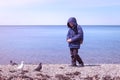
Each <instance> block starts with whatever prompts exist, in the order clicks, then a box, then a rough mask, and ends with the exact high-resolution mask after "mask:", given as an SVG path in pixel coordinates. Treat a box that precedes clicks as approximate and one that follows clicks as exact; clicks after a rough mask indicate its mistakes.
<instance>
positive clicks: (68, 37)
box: [66, 30, 70, 40]
mask: <svg viewBox="0 0 120 80" xmlns="http://www.w3.org/2000/svg"><path fill="white" fill-rule="evenodd" d="M68 39H70V30H68V33H67V38H66V40H68Z"/></svg>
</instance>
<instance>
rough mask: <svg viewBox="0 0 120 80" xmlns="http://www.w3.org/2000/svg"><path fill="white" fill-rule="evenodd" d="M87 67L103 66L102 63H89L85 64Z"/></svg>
mask: <svg viewBox="0 0 120 80" xmlns="http://www.w3.org/2000/svg"><path fill="white" fill-rule="evenodd" d="M84 66H85V67H97V66H101V65H97V64H96V65H95V64H87V65H84Z"/></svg>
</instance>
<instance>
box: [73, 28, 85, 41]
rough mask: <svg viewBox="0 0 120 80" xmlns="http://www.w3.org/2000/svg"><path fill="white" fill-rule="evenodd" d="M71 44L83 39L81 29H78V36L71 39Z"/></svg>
mask: <svg viewBox="0 0 120 80" xmlns="http://www.w3.org/2000/svg"><path fill="white" fill-rule="evenodd" d="M71 39H72V42H74V41H76V40H78V39H83V30H82V28H81V27H79V28H78V34H77V35H75V36H74V37H72V38H71Z"/></svg>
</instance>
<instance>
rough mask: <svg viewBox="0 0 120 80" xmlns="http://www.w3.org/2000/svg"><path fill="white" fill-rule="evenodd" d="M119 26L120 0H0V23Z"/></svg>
mask: <svg viewBox="0 0 120 80" xmlns="http://www.w3.org/2000/svg"><path fill="white" fill-rule="evenodd" d="M70 17H75V18H76V19H77V22H78V24H80V25H120V0H0V25H66V24H67V20H68V19H69V18H70Z"/></svg>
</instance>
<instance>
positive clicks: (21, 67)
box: [17, 61, 24, 70]
mask: <svg viewBox="0 0 120 80" xmlns="http://www.w3.org/2000/svg"><path fill="white" fill-rule="evenodd" d="M23 67H24V61H21V64H20V65H19V66H18V67H17V69H18V70H23Z"/></svg>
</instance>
